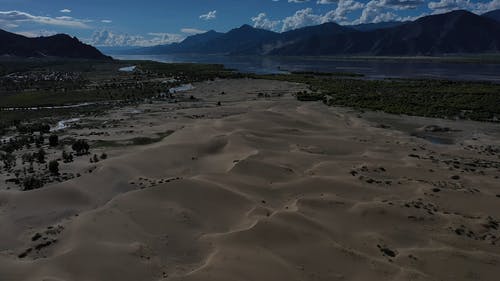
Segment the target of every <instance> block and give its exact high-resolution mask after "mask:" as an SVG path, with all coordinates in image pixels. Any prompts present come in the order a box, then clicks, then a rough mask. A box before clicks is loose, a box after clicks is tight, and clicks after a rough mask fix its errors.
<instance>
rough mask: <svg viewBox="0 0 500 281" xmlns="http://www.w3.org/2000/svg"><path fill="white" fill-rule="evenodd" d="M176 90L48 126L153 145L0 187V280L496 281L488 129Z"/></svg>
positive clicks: (494, 188) (499, 192)
mask: <svg viewBox="0 0 500 281" xmlns="http://www.w3.org/2000/svg"><path fill="white" fill-rule="evenodd" d="M194 86H195V88H194V89H192V90H190V91H187V92H183V93H178V94H176V96H177V97H178V98H179V100H178V102H177V103H174V102H154V103H144V104H142V105H139V106H136V107H129V108H119V109H115V110H112V111H110V112H108V113H107V114H106V115H104V116H97V117H95V118H87V119H86V120H82V126H78V127H75V128H69V129H67V130H66V131H65V132H64V135H66V136H68V137H70V136H72V137H81V138H85V139H88V140H90V141H96V140H107V141H115V142H116V141H122V142H124V143H126V140H127V139H131V138H134V137H154V136H155V135H156V134H158V133H160V134H162V133H166V132H169V133H168V136H166V137H165V138H164V139H163V140H161V141H159V142H156V143H153V144H149V145H140V146H134V145H124V146H115V147H102V148H99V149H97V150H94V151H93V153H94V152H96V153H100V152H101V151H105V152H106V153H107V154H108V155H109V157H108V159H106V160H104V161H100V162H99V163H93V164H90V163H89V162H88V158H85V159H83V160H82V159H80V160H77V161H75V163H73V164H71V165H69V164H68V166H64V165H63V166H62V169H63V170H64V169H66V170H68V171H70V170H71V171H77V172H79V173H81V177H76V178H74V179H70V180H68V181H65V182H62V183H54V184H50V185H48V186H45V187H44V188H42V189H38V190H34V191H28V192H21V191H17V190H13V189H10V190H7V189H2V190H1V191H0V225H1V227H2V229H1V231H0V280H2V281H18V280H19V281H20V280H26V281H35V280H36V281H40V280H46V281H49V280H50V281H56V280H57V281H63V280H64V281H98V280H102V281H114V280H117V281H129V280H130V281H149V280H151V281H153V280H154V281H156V280H172V281H174V280H176V281H177V280H186V281H188V280H190V281H191V280H193V281H194V280H199V281H201V280H204V281H210V280H214V281H215V280H217V281H225V280H227V281H235V280H247V281H248V280H259V281H277V280H297V281H299V280H300V281H304V280H328V281H331V280H500V230H499V219H500V180H499V176H500V158H499V155H500V138H499V137H500V129H499V128H498V127H499V126H498V125H495V124H487V123H476V122H468V121H446V120H438V119H427V118H417V117H407V116H391V115H387V114H383V113H374V112H366V113H362V112H358V111H355V110H352V109H348V108H335V107H327V106H325V105H323V104H322V103H320V102H299V101H297V100H296V99H295V98H294V96H293V93H296V92H298V91H303V90H305V89H306V86H304V85H300V84H293V83H287V82H278V81H265V80H245V79H243V80H228V81H224V80H218V81H213V82H204V83H197V84H195V85H194ZM191 96H192V98H191ZM85 124H87V125H85ZM89 124H92V125H89ZM430 125H439V126H440V127H439V128H443V127H448V128H451V129H450V130H446V131H445V130H439V129H435V128H434V129H432V128H433V127H427V130H426V129H425V127H426V126H430ZM442 140H446V141H442Z"/></svg>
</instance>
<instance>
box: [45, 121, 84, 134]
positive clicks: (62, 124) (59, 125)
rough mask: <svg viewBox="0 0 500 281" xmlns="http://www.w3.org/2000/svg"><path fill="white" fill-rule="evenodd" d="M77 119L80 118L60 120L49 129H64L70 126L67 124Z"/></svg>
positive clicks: (54, 130) (52, 130) (53, 130)
mask: <svg viewBox="0 0 500 281" xmlns="http://www.w3.org/2000/svg"><path fill="white" fill-rule="evenodd" d="M78 121H80V118H71V119H66V120H61V121H59V122H57V125H56V126H55V127H53V128H50V131H51V132H57V131H61V130H64V129H66V128H68V127H69V126H70V125H69V124H71V123H75V122H78Z"/></svg>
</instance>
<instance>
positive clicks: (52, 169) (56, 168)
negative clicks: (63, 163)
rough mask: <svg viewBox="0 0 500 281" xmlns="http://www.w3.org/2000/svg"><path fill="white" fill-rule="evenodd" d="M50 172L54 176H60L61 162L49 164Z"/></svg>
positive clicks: (54, 161)
mask: <svg viewBox="0 0 500 281" xmlns="http://www.w3.org/2000/svg"><path fill="white" fill-rule="evenodd" d="M49 171H50V173H51V174H53V175H59V162H57V160H53V161H50V162H49Z"/></svg>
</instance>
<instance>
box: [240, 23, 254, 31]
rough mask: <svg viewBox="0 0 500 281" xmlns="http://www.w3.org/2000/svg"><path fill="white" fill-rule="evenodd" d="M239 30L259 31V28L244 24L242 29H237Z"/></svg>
mask: <svg viewBox="0 0 500 281" xmlns="http://www.w3.org/2000/svg"><path fill="white" fill-rule="evenodd" d="M237 29H241V30H252V29H257V28H255V27H253V26H251V25H249V24H244V25H242V26H240V27H239V28H237Z"/></svg>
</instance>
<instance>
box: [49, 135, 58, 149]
mask: <svg viewBox="0 0 500 281" xmlns="http://www.w3.org/2000/svg"><path fill="white" fill-rule="evenodd" d="M49 145H50V146H52V147H54V146H58V145H59V137H58V136H57V135H50V137H49Z"/></svg>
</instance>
